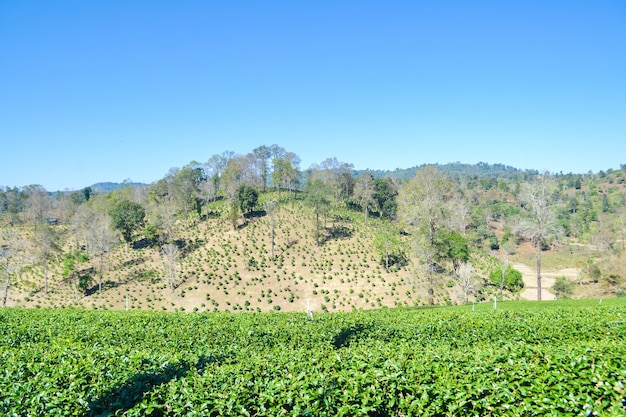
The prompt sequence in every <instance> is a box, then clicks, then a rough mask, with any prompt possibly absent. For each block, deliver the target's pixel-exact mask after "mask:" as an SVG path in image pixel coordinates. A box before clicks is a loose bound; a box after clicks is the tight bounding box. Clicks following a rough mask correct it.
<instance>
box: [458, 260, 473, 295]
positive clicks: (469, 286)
mask: <svg viewBox="0 0 626 417" xmlns="http://www.w3.org/2000/svg"><path fill="white" fill-rule="evenodd" d="M456 278H457V280H458V281H459V283H460V284H461V287H462V288H463V294H464V296H465V302H466V303H467V301H468V298H469V294H471V293H472V292H473V291H474V290H475V288H474V285H475V284H474V282H475V281H474V271H473V266H472V264H471V263H470V262H463V263H462V264H461V265H460V266H459V270H458V272H457V274H456Z"/></svg>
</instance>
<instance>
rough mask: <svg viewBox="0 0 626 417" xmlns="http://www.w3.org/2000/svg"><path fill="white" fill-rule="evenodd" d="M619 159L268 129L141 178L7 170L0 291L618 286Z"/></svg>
mask: <svg viewBox="0 0 626 417" xmlns="http://www.w3.org/2000/svg"><path fill="white" fill-rule="evenodd" d="M625 177H626V166H624V165H622V166H621V167H620V168H619V169H607V170H606V171H600V172H598V173H592V172H588V173H576V174H573V173H568V174H563V173H549V172H538V171H535V170H522V169H517V168H513V167H509V166H505V165H502V164H493V165H491V164H487V163H479V164H474V165H472V164H461V163H451V164H445V165H442V164H433V165H423V166H416V167H413V168H409V169H397V170H395V171H356V170H355V169H354V167H353V166H352V165H351V164H350V163H346V162H341V161H338V160H337V159H336V158H329V159H327V160H325V161H322V162H321V163H319V164H314V165H313V166H311V167H309V168H307V169H302V168H301V167H300V158H299V157H298V155H296V154H294V153H292V152H289V151H287V150H285V149H284V148H282V147H280V146H278V145H271V146H259V147H258V148H255V149H254V150H252V151H251V152H249V153H248V154H246V155H240V154H235V153H234V152H231V151H225V152H223V153H221V154H217V155H213V156H211V157H210V158H209V159H208V160H207V161H206V162H202V163H201V162H196V161H192V162H190V163H189V164H187V165H185V166H183V167H181V168H173V169H171V170H170V171H169V172H168V173H167V174H166V175H165V176H164V177H163V178H161V179H159V180H158V181H155V182H153V183H151V184H135V183H128V184H121V185H120V186H119V187H110V184H109V188H108V189H99V188H98V187H96V186H90V187H85V188H84V189H81V190H75V191H48V190H45V189H44V188H43V187H41V186H38V185H28V186H22V187H1V188H0V266H1V269H0V290H1V293H0V296H1V297H2V305H3V306H23V307H68V306H79V307H85V308H92V309H139V310H165V311H206V310H216V311H217V310H229V311H280V310H286V311H305V310H315V311H350V310H354V309H373V308H381V307H395V306H413V305H445V304H447V305H453V304H463V303H472V302H474V303H475V302H482V301H492V300H494V299H496V300H513V299H522V300H523V299H535V300H541V299H555V298H590V297H596V298H602V297H616V296H617V297H620V296H624V295H625V290H626V286H625V284H624V275H625V271H626V262H625V259H624V253H625V251H624V245H625V239H624V233H625V232H626V224H625V223H626V204H625V203H626V188H625V184H624V182H625Z"/></svg>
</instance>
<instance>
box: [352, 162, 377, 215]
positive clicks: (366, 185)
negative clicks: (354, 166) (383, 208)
mask: <svg viewBox="0 0 626 417" xmlns="http://www.w3.org/2000/svg"><path fill="white" fill-rule="evenodd" d="M374 191H375V190H374V177H372V174H370V173H369V172H367V173H365V174H363V175H361V176H360V177H359V178H358V179H357V180H356V184H355V186H354V197H355V198H356V200H357V202H358V203H359V204H360V205H361V207H363V213H364V216H365V222H367V216H368V213H369V206H370V203H371V202H372V201H373V200H374Z"/></svg>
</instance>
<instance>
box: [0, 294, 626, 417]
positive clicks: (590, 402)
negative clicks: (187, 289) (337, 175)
mask: <svg viewBox="0 0 626 417" xmlns="http://www.w3.org/2000/svg"><path fill="white" fill-rule="evenodd" d="M625 382H626V300H624V299H612V300H604V302H602V303H600V302H599V301H598V300H585V301H579V300H577V301H569V302H543V303H532V302H526V303H521V302H517V303H513V302H511V303H501V304H499V305H498V309H497V310H494V309H493V306H492V305H491V304H480V305H476V307H475V308H473V307H472V306H471V305H470V306H463V307H453V308H431V309H406V310H403V309H383V310H378V311H367V312H361V311H357V312H353V313H332V314H317V315H315V316H314V317H313V319H312V320H311V319H310V318H309V317H308V316H307V315H306V314H301V313H263V314H261V313H239V314H233V313H190V314H183V313H165V312H123V311H116V312H113V311H83V310H47V309H3V310H0V414H1V415H7V416H71V415H74V416H108V415H125V416H146V415H147V416H164V415H168V416H170V415H171V416H223V415H227V416H415V415H420V416H508V415H510V416H514V415H515V416H517V415H524V416H544V415H554V416H557V415H558V416H589V415H624V413H626V410H625V408H624V407H625V396H626V391H625V390H624V383H625Z"/></svg>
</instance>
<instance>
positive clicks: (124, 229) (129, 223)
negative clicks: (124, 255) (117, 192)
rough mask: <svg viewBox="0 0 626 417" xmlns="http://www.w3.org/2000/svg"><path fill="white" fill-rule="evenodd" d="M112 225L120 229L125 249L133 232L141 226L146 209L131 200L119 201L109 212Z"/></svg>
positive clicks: (130, 240) (131, 238)
mask: <svg viewBox="0 0 626 417" xmlns="http://www.w3.org/2000/svg"><path fill="white" fill-rule="evenodd" d="M110 215H111V219H112V220H113V227H114V228H115V229H117V230H119V231H120V233H121V234H122V237H123V238H124V241H125V242H126V250H128V246H129V244H130V242H132V240H133V234H134V233H135V231H136V230H138V229H139V228H140V227H142V226H143V222H144V218H145V217H146V210H145V209H144V208H143V206H142V205H141V204H139V203H135V202H133V201H128V200H122V201H119V202H118V203H117V204H115V206H114V207H113V209H112V210H111V212H110Z"/></svg>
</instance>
